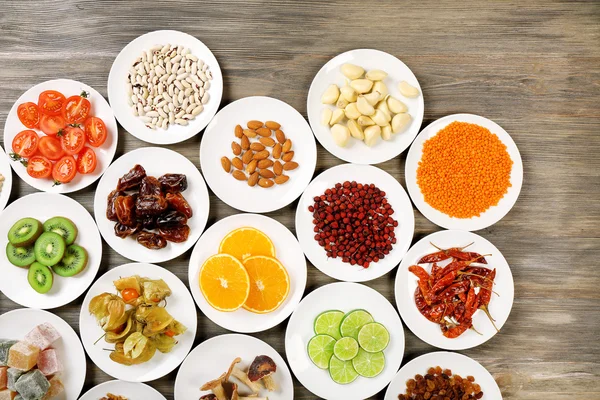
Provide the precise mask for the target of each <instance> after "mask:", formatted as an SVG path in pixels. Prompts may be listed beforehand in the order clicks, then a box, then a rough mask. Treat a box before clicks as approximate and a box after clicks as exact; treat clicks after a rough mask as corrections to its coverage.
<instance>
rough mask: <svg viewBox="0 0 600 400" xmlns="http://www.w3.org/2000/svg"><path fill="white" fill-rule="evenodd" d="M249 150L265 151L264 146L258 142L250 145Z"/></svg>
mask: <svg viewBox="0 0 600 400" xmlns="http://www.w3.org/2000/svg"><path fill="white" fill-rule="evenodd" d="M250 148H251V149H252V150H254V151H263V150H264V149H265V146H263V145H262V144H260V143H258V142H254V143H252V144H251V145H250Z"/></svg>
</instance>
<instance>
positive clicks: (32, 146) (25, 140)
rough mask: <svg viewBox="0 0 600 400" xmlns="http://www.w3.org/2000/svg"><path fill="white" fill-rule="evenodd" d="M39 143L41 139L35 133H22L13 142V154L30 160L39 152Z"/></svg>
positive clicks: (25, 131) (28, 131) (29, 131)
mask: <svg viewBox="0 0 600 400" xmlns="http://www.w3.org/2000/svg"><path fill="white" fill-rule="evenodd" d="M39 141H40V138H39V136H38V135H37V133H35V131H31V130H24V131H21V132H19V133H17V136H15V138H14V139H13V141H12V149H13V152H15V153H17V154H18V155H20V156H21V157H24V158H29V157H31V156H32V155H34V154H35V152H36V151H37V148H38V143H39Z"/></svg>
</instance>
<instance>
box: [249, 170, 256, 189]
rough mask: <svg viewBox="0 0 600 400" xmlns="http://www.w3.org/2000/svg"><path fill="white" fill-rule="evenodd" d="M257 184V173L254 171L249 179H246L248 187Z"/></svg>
mask: <svg viewBox="0 0 600 400" xmlns="http://www.w3.org/2000/svg"><path fill="white" fill-rule="evenodd" d="M257 183H258V172H257V171H255V172H254V173H253V174H252V175H250V177H249V178H248V186H255V185H256V184H257Z"/></svg>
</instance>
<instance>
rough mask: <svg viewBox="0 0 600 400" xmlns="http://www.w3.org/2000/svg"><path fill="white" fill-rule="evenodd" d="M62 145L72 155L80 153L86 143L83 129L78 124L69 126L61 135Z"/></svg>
mask: <svg viewBox="0 0 600 400" xmlns="http://www.w3.org/2000/svg"><path fill="white" fill-rule="evenodd" d="M60 145H61V146H62V149H63V150H64V151H65V153H66V154H68V155H70V156H72V155H74V154H77V153H79V152H80V151H81V149H83V146H84V145H85V133H84V132H83V129H81V128H79V127H76V126H67V127H66V128H65V129H64V130H63V133H62V134H61V135H60Z"/></svg>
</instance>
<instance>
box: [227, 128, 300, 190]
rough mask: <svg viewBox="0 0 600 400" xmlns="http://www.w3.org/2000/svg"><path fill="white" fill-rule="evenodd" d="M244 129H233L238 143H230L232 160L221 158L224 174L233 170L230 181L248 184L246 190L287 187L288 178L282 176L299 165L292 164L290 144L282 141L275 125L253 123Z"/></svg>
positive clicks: (292, 156) (279, 131) (283, 136)
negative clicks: (249, 187) (235, 180)
mask: <svg viewBox="0 0 600 400" xmlns="http://www.w3.org/2000/svg"><path fill="white" fill-rule="evenodd" d="M246 126H247V129H244V128H242V126H241V125H236V127H235V129H234V134H235V137H236V138H238V139H239V143H238V142H237V141H235V140H234V141H233V142H231V150H232V151H233V155H234V157H233V158H232V159H229V158H228V157H221V166H222V167H223V170H225V172H227V173H230V172H231V171H232V169H233V173H232V175H233V177H234V178H235V179H237V180H238V181H247V182H248V186H256V185H257V184H258V186H259V187H263V188H270V187H272V186H274V185H275V184H277V185H282V184H284V183H286V182H287V181H288V180H289V176H288V175H285V174H284V173H285V172H286V171H292V170H294V169H296V168H298V163H297V162H295V161H292V159H293V158H294V151H293V150H292V141H291V140H290V139H287V138H286V137H285V133H284V132H283V131H282V130H281V125H280V124H279V123H277V122H275V121H267V122H265V123H263V122H262V121H256V120H253V121H249V122H248V123H247V124H246ZM273 135H275V139H273V138H272V136H273ZM273 160H275V161H273ZM232 166H233V168H232Z"/></svg>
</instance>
